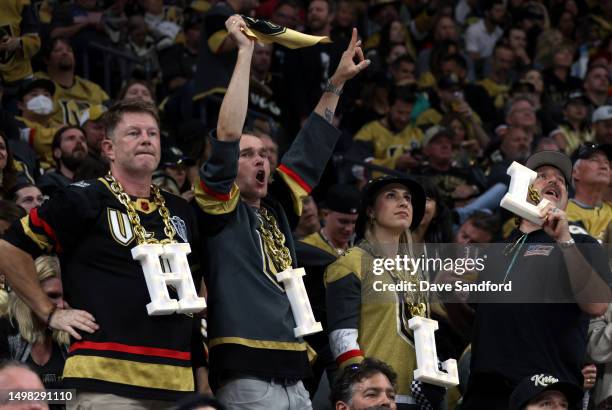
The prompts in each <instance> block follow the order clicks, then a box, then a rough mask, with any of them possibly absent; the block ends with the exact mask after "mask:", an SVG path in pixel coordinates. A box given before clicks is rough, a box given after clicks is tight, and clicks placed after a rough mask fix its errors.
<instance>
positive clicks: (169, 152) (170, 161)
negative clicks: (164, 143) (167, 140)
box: [160, 146, 195, 167]
mask: <svg viewBox="0 0 612 410" xmlns="http://www.w3.org/2000/svg"><path fill="white" fill-rule="evenodd" d="M160 165H161V166H174V165H185V166H186V167H190V166H192V165H195V161H194V160H193V159H191V158H189V157H188V156H187V155H185V154H183V151H181V150H180V149H179V148H177V147H173V146H169V147H166V148H164V149H162V153H161V161H160Z"/></svg>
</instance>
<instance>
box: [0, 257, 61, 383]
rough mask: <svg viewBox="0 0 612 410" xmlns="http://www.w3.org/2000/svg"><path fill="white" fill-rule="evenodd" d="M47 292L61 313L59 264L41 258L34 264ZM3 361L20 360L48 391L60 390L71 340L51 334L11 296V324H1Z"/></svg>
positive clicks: (22, 303) (0, 357) (26, 307)
mask: <svg viewBox="0 0 612 410" xmlns="http://www.w3.org/2000/svg"><path fill="white" fill-rule="evenodd" d="M34 264H35V266H36V272H37V273H38V280H39V282H40V284H41V287H42V289H43V291H44V292H45V293H46V294H47V296H48V297H49V298H50V299H51V300H52V301H53V302H54V303H55V304H56V306H57V307H58V308H59V309H61V308H63V307H64V303H65V302H64V300H63V291H62V283H61V280H60V265H59V260H58V259H57V258H56V257H52V256H40V257H38V258H36V260H35V261H34ZM0 333H1V337H0V339H1V340H0V346H2V345H4V346H8V350H6V348H5V349H0V359H12V360H18V361H20V362H22V363H25V364H27V365H29V366H30V367H31V368H32V370H34V371H35V372H36V373H37V374H38V375H39V376H40V378H41V380H42V381H43V384H44V385H45V388H47V389H51V388H58V387H59V386H60V384H59V383H60V380H61V375H62V371H63V369H64V362H65V361H66V356H67V347H68V344H69V342H70V337H69V335H68V333H67V332H64V331H58V330H54V331H51V330H49V328H48V326H47V325H46V324H45V323H43V322H42V321H41V320H40V319H39V318H38V317H37V316H36V315H35V314H34V312H32V309H30V307H29V306H28V305H27V304H26V303H25V302H24V301H23V300H22V299H21V298H20V297H19V296H17V294H16V293H15V292H10V293H9V298H8V320H7V319H3V320H2V322H1V324H0Z"/></svg>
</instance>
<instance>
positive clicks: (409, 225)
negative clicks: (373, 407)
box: [325, 177, 428, 408]
mask: <svg viewBox="0 0 612 410" xmlns="http://www.w3.org/2000/svg"><path fill="white" fill-rule="evenodd" d="M424 212H425V192H424V191H423V188H422V187H421V185H419V184H418V183H417V182H416V181H414V180H412V179H410V178H407V177H406V178H398V177H381V178H378V179H374V180H372V181H370V182H369V183H368V184H367V185H366V186H365V187H364V188H363V192H362V196H361V204H360V209H359V216H358V219H357V226H356V234H357V237H358V238H361V239H362V240H361V241H360V242H359V243H358V244H357V245H356V246H354V247H352V248H350V249H349V250H348V251H347V252H346V253H345V254H344V255H342V256H340V258H338V260H337V261H336V262H334V263H333V264H331V265H330V266H329V267H328V268H327V270H326V272H325V284H326V286H327V297H326V299H327V321H328V329H329V332H330V336H329V340H330V347H331V350H332V354H333V356H334V358H335V360H336V363H337V364H338V365H339V366H340V367H341V368H343V367H345V366H347V365H351V364H354V363H359V362H361V361H362V360H363V359H364V357H374V358H376V359H378V360H382V361H384V362H386V363H388V364H390V365H391V366H392V367H393V369H394V370H395V371H396V372H397V374H398V390H397V392H398V395H397V396H396V401H397V402H398V403H402V405H406V406H409V405H415V400H414V398H413V397H412V395H411V383H412V381H413V372H414V369H415V368H416V356H415V350H414V340H413V336H412V331H411V330H409V328H408V320H409V319H410V318H411V317H412V315H411V311H412V312H413V313H415V314H419V315H422V316H425V315H427V314H428V308H427V304H426V299H425V295H424V294H421V293H420V292H418V291H417V292H408V291H405V292H404V291H395V290H388V288H383V285H391V284H395V283H405V282H415V281H418V280H424V279H423V276H422V273H421V272H416V274H414V275H411V274H410V273H409V272H408V271H406V270H385V269H383V270H382V272H381V271H380V270H378V269H377V268H376V267H377V266H378V262H376V261H377V260H378V261H381V259H382V258H393V259H395V258H396V257H397V256H400V257H403V256H404V255H408V257H411V256H410V255H413V249H412V238H411V230H413V229H415V228H416V227H418V226H419V223H420V221H421V219H422V217H423V214H424ZM384 289H387V290H386V291H385V290H384ZM417 289H418V288H417ZM377 290H378V291H377ZM421 303H422V304H423V305H421V308H422V310H421V311H420V312H418V313H417V312H416V310H415V309H414V308H416V307H418V306H419V304H421ZM398 313H399V314H398ZM398 408H401V407H399V404H398ZM406 408H413V407H406ZM414 408H416V407H414Z"/></svg>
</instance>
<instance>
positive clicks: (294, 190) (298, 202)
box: [277, 169, 308, 215]
mask: <svg viewBox="0 0 612 410" xmlns="http://www.w3.org/2000/svg"><path fill="white" fill-rule="evenodd" d="M277 171H278V174H279V175H280V177H281V178H282V179H283V181H284V182H285V183H286V184H287V186H288V187H289V190H290V191H291V199H292V200H293V211H294V212H295V214H296V215H302V208H303V204H302V201H303V200H304V198H306V197H307V196H308V192H307V191H306V190H305V189H304V188H302V187H301V186H300V184H298V183H297V182H296V181H295V180H294V179H293V178H291V176H290V175H287V174H285V173H284V172H283V171H281V170H279V169H277Z"/></svg>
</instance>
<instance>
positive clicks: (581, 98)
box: [565, 90, 589, 106]
mask: <svg viewBox="0 0 612 410" xmlns="http://www.w3.org/2000/svg"><path fill="white" fill-rule="evenodd" d="M571 103H580V104H584V105H589V99H588V98H587V96H586V95H585V94H584V93H583V92H582V90H575V91H572V92H571V93H569V94H568V96H567V100H566V101H565V105H566V106H567V105H568V104H571Z"/></svg>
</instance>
